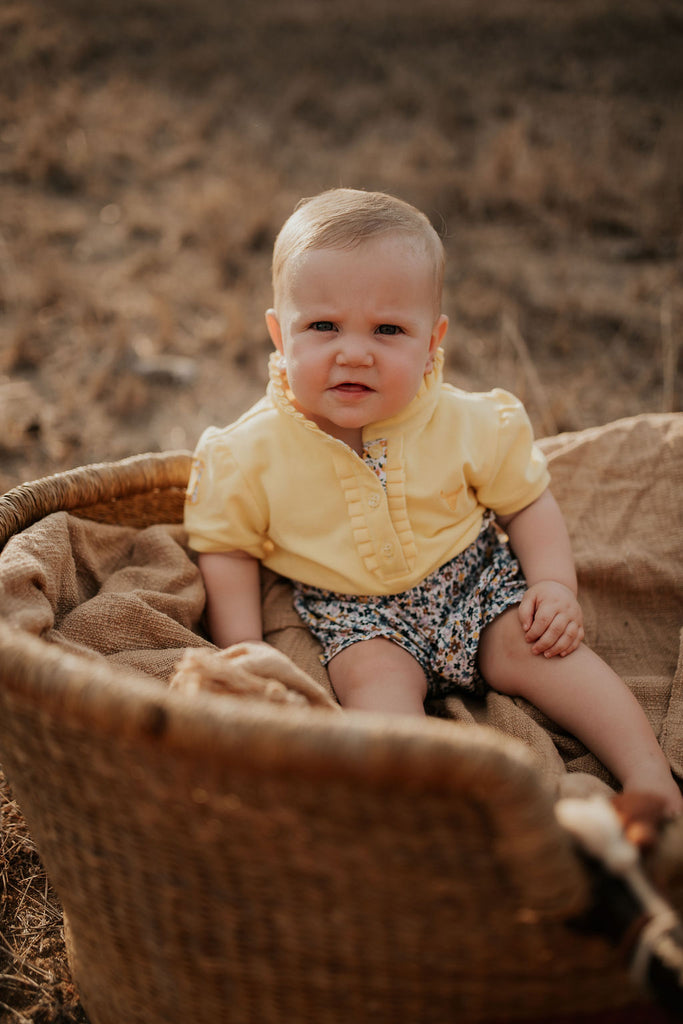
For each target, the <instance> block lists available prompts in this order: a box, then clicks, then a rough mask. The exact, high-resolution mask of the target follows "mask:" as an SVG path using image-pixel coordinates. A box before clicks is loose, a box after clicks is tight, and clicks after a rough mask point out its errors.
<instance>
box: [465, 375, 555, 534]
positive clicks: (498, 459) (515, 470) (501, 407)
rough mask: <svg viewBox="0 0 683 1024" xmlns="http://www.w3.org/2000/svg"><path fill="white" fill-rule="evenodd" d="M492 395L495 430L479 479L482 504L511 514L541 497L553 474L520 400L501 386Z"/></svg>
mask: <svg viewBox="0 0 683 1024" xmlns="http://www.w3.org/2000/svg"><path fill="white" fill-rule="evenodd" d="M488 398H489V399H490V401H491V405H492V408H491V409H490V415H491V420H492V423H491V426H492V430H491V432H490V434H489V444H488V448H489V450H488V452H487V453H486V459H485V462H484V465H485V467H486V468H485V472H483V473H482V474H481V479H480V480H479V481H478V482H477V486H476V492H477V497H478V500H479V501H480V503H481V504H482V505H484V506H485V507H486V508H490V509H493V511H494V512H495V513H496V514H498V515H501V516H507V515H512V514H513V513H515V512H519V511H520V510H521V509H523V508H526V506H527V505H530V504H531V503H532V502H533V501H535V500H536V499H537V498H539V497H540V496H541V494H542V493H543V491H545V489H546V488H547V486H548V484H549V483H550V474H549V472H548V466H547V462H546V458H545V456H544V454H543V452H542V451H541V450H540V448H539V447H538V445H536V444H535V443H534V436H533V430H532V427H531V423H530V421H529V417H528V415H527V413H526V410H525V409H524V406H523V405H522V403H521V402H520V401H519V399H518V398H516V397H515V396H514V395H512V394H510V392H509V391H504V390H502V389H501V388H496V389H495V390H494V391H491V392H490V393H489V395H488Z"/></svg>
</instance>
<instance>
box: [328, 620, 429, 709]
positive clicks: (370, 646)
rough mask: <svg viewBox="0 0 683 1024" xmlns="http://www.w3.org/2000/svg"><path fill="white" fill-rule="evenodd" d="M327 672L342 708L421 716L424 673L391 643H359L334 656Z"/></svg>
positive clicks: (377, 639)
mask: <svg viewBox="0 0 683 1024" xmlns="http://www.w3.org/2000/svg"><path fill="white" fill-rule="evenodd" d="M327 670H328V672H329V676H330V681H331V683H332V686H333V688H334V692H335V693H336V694H337V697H338V699H339V702H340V704H342V705H343V706H344V707H349V708H365V709H367V710H375V711H395V712H405V713H411V714H422V713H424V708H423V704H424V700H425V697H426V696H427V679H426V676H425V673H424V671H423V669H422V667H421V665H420V664H419V663H418V662H417V661H416V660H415V658H414V657H413V656H412V654H409V653H408V651H406V650H404V649H403V648H402V647H400V646H399V645H398V644H396V643H394V642H393V641H392V640H387V639H386V638H384V637H373V638H372V639H370V640H359V641H358V642H357V643H354V644H351V646H349V647H345V648H344V650H343V651H340V652H339V654H336V655H335V656H334V657H333V658H332V659H331V660H330V662H329V663H328V666H327Z"/></svg>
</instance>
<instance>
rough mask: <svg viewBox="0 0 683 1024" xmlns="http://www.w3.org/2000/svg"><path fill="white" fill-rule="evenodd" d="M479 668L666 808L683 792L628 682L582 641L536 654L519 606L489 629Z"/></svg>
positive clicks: (682, 804) (628, 785)
mask: <svg viewBox="0 0 683 1024" xmlns="http://www.w3.org/2000/svg"><path fill="white" fill-rule="evenodd" d="M479 668H480V671H481V674H482V675H483V677H484V679H485V680H486V681H487V683H488V684H489V685H490V686H492V687H493V688H494V689H495V690H499V691H500V692H501V693H506V694H509V695H510V696H514V697H524V698H526V700H528V701H530V702H531V703H532V704H535V705H536V707H537V708H539V709H540V710H541V711H543V713H544V714H546V715H548V717H549V718H552V719H553V720H554V721H555V722H557V724H558V725H560V726H561V727H562V728H563V729H566V730H567V731H568V732H571V733H572V734H573V735H574V736H576V737H577V738H578V739H580V740H581V742H582V743H584V744H585V745H586V747H588V749H589V750H592V752H593V753H594V754H595V755H596V757H598V758H599V759H600V760H601V761H602V763H603V764H604V765H605V767H606V768H608V769H609V770H610V771H611V772H612V774H613V775H614V776H615V777H616V778H617V779H618V780H619V781H620V782H621V784H622V786H623V787H624V789H631V790H641V791H643V792H645V791H649V792H655V793H658V794H659V795H661V796H662V797H663V798H664V800H665V802H666V806H667V809H668V810H669V811H673V812H680V811H681V810H683V798H682V797H681V793H680V790H679V789H678V786H677V785H676V783H675V782H674V780H673V777H672V775H671V771H670V769H669V765H668V762H667V760H666V758H665V757H664V754H663V752H662V750H661V748H660V746H659V744H658V743H657V739H656V737H655V734H654V732H653V731H652V728H651V727H650V724H649V722H648V720H647V718H646V716H645V714H644V712H643V710H642V708H641V707H640V705H639V704H638V701H637V700H636V699H635V697H634V696H633V694H632V693H631V691H630V690H629V689H628V687H627V686H626V684H625V683H624V682H623V681H622V680H621V679H620V678H619V676H618V675H617V674H616V673H615V672H613V671H612V669H611V668H610V667H609V666H608V665H606V664H605V662H604V661H602V659H601V658H599V657H598V655H597V654H595V652H594V651H591V650H590V649H589V648H588V647H586V646H584V645H583V644H582V645H581V646H580V647H579V648H578V649H577V650H575V651H574V652H573V653H572V654H569V655H567V657H566V658H560V657H554V658H544V657H543V655H535V654H532V653H531V650H530V645H529V644H527V642H526V641H525V639H524V635H523V632H522V628H521V625H520V622H519V617H518V614H517V609H516V608H511V609H509V610H508V611H507V612H505V613H504V614H503V615H501V616H500V617H499V618H497V619H495V620H494V621H493V622H492V623H491V624H490V625H489V626H487V627H486V629H485V630H484V632H483V634H482V638H481V643H480V645H479Z"/></svg>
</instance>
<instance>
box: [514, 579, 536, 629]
mask: <svg viewBox="0 0 683 1024" xmlns="http://www.w3.org/2000/svg"><path fill="white" fill-rule="evenodd" d="M535 610H536V601H535V599H534V596H533V594H532V593H531V592H530V591H529V590H527V592H526V594H525V595H524V597H523V598H522V600H521V602H520V605H519V608H518V609H517V612H518V614H519V621H520V623H521V625H522V629H523V630H524V632H525V633H526V632H527V631H528V630H529V629H530V628H531V625H532V623H533V621H534V612H535ZM527 639H531V638H530V637H527Z"/></svg>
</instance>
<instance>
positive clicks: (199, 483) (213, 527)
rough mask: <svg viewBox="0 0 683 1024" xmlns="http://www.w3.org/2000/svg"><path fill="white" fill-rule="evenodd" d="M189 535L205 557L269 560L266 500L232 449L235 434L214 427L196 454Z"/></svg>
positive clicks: (189, 498)
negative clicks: (221, 554) (222, 554)
mask: <svg viewBox="0 0 683 1024" xmlns="http://www.w3.org/2000/svg"><path fill="white" fill-rule="evenodd" d="M184 518H185V529H186V531H187V534H188V543H189V545H190V547H191V548H193V549H194V550H195V551H199V552H211V551H214V552H215V551H246V552H247V553H248V554H250V555H252V556H253V557H254V558H258V559H262V558H263V557H264V554H265V549H264V544H266V548H267V542H266V531H267V526H268V515H267V505H266V501H265V497H264V495H263V494H262V493H260V491H259V488H258V487H254V486H250V484H249V481H248V480H247V477H246V475H245V474H244V473H243V472H242V470H241V469H240V466H239V465H238V463H237V460H236V459H235V457H234V455H233V452H232V450H231V446H230V434H229V431H226V430H219V429H217V428H215V427H209V429H208V430H206V431H205V432H204V433H203V434H202V436H201V438H200V439H199V443H198V445H197V448H196V449H195V453H194V457H193V460H192V469H191V473H190V480H189V483H188V487H187V492H186V495H185V517H184Z"/></svg>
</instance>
